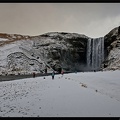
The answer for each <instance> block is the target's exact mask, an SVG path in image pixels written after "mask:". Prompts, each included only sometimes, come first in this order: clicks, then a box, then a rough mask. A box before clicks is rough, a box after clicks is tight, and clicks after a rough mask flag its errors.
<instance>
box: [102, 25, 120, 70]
mask: <svg viewBox="0 0 120 120" xmlns="http://www.w3.org/2000/svg"><path fill="white" fill-rule="evenodd" d="M104 41H105V61H104V63H103V65H102V66H103V69H104V70H116V69H120V26H119V27H116V28H114V29H113V30H111V31H110V32H109V33H108V34H107V35H105V36H104Z"/></svg>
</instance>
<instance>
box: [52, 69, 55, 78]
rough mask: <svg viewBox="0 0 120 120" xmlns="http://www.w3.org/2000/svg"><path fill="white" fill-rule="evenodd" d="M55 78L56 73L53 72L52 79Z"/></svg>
mask: <svg viewBox="0 0 120 120" xmlns="http://www.w3.org/2000/svg"><path fill="white" fill-rule="evenodd" d="M54 76H55V72H54V71H53V72H52V79H54Z"/></svg>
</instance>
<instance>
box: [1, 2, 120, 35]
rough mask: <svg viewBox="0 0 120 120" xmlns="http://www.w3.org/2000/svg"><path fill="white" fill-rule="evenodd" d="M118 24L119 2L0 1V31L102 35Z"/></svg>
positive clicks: (27, 33) (35, 33)
mask: <svg viewBox="0 0 120 120" xmlns="http://www.w3.org/2000/svg"><path fill="white" fill-rule="evenodd" d="M118 26H120V3H0V33H11V34H12V33H13V34H14V33H15V34H22V35H40V34H43V33H47V32H61V31H62V32H71V33H79V34H85V35H87V36H89V37H102V36H104V35H106V34H107V33H108V32H109V31H110V30H112V29H113V28H115V27H118Z"/></svg>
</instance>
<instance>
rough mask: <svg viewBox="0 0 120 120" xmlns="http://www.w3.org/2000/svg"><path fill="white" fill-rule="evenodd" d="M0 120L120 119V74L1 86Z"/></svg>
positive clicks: (32, 80)
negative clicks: (14, 119)
mask: <svg viewBox="0 0 120 120" xmlns="http://www.w3.org/2000/svg"><path fill="white" fill-rule="evenodd" d="M0 116H2V117H8V116H9V117H22V116H23V117H120V71H106V72H84V73H82V72H80V73H71V74H64V75H63V76H62V75H55V79H54V80H52V79H51V76H46V77H45V79H44V77H36V78H27V79H21V80H14V81H5V82H0Z"/></svg>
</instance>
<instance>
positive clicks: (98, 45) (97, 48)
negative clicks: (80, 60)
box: [87, 37, 104, 70]
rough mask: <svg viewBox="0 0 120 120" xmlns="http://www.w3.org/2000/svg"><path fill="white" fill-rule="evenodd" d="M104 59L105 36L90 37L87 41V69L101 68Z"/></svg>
mask: <svg viewBox="0 0 120 120" xmlns="http://www.w3.org/2000/svg"><path fill="white" fill-rule="evenodd" d="M103 61H104V38H103V37H100V38H94V39H88V42H87V69H88V70H99V69H100V67H101V63H102V62H103Z"/></svg>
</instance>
